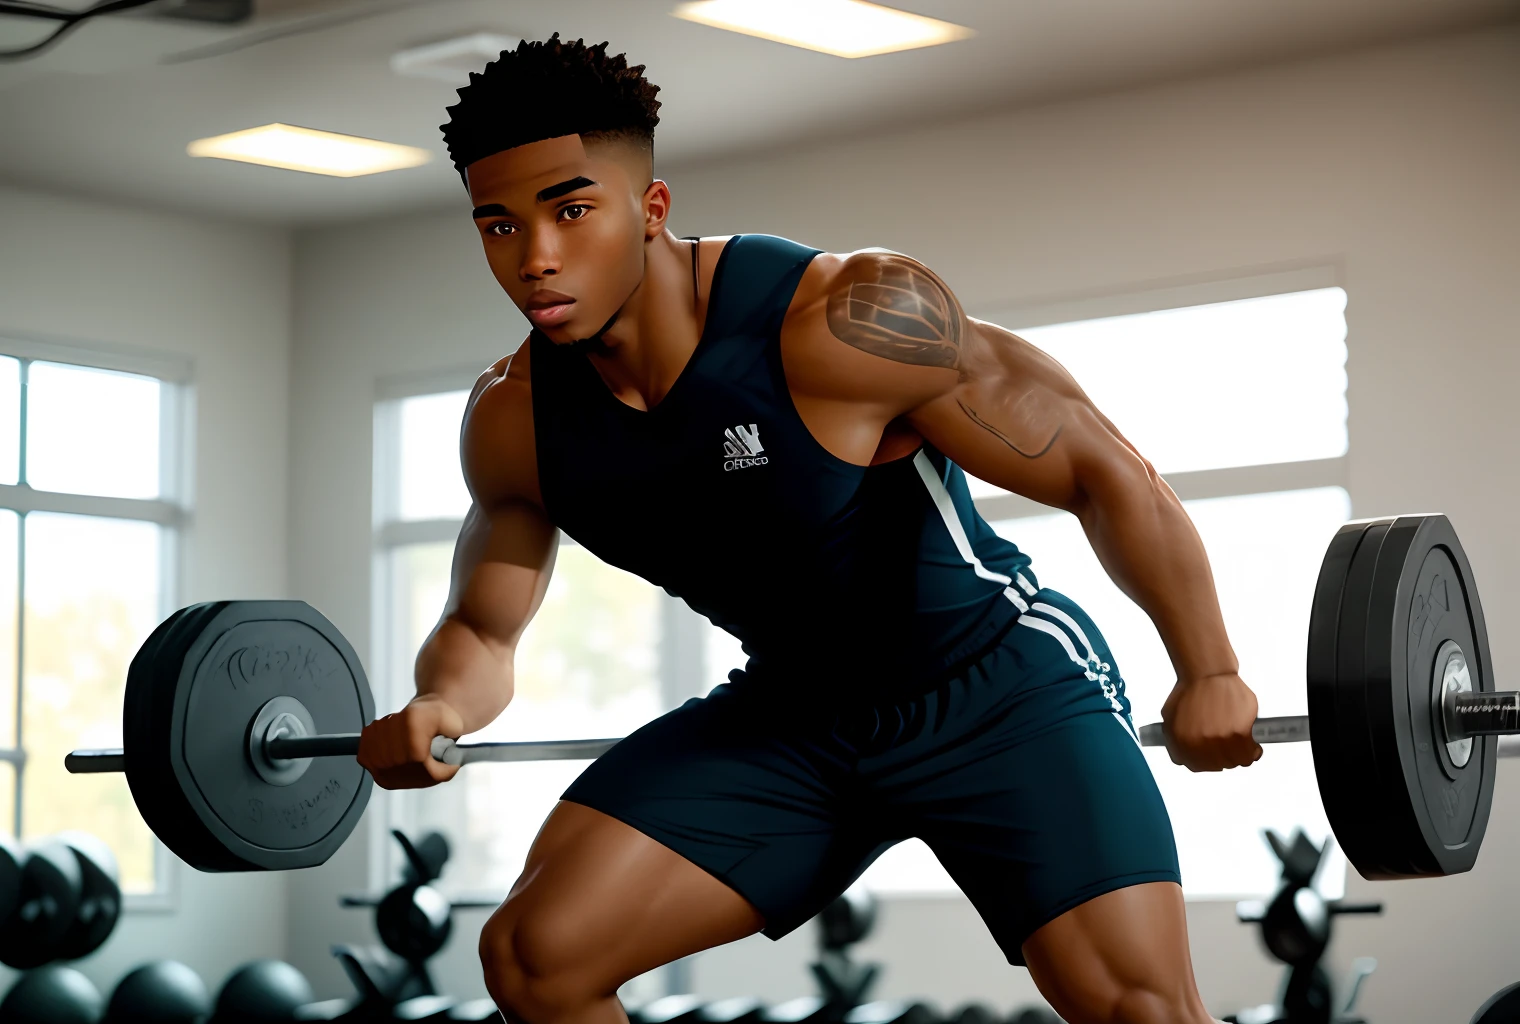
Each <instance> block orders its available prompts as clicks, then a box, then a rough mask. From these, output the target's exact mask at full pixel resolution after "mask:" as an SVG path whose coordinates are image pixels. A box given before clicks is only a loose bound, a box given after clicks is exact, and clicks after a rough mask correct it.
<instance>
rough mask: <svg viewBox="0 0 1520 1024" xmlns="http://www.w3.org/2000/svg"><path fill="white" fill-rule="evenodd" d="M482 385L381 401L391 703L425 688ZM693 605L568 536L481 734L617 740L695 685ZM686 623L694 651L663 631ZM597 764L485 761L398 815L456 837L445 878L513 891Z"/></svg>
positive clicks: (382, 706)
mask: <svg viewBox="0 0 1520 1024" xmlns="http://www.w3.org/2000/svg"><path fill="white" fill-rule="evenodd" d="M413 386H422V387H425V386H426V385H413ZM433 386H436V385H433ZM402 390H409V389H407V388H403V389H402ZM468 395H469V392H468V391H467V390H449V391H441V392H432V393H422V394H402V395H400V396H399V397H394V398H382V400H381V401H380V402H379V403H378V404H377V406H376V484H377V486H376V509H377V532H376V536H377V566H376V570H377V580H378V581H379V585H378V586H377V587H376V594H377V597H378V599H379V607H378V608H377V620H378V626H377V629H376V634H375V635H376V636H377V637H380V638H382V641H381V642H382V644H383V648H382V650H381V651H380V652H378V653H379V655H380V656H379V657H378V658H377V669H378V671H377V672H376V677H377V686H376V691H377V692H376V703H377V704H378V705H379V708H378V709H377V711H378V713H382V714H383V713H386V712H388V711H391V710H394V709H396V708H399V707H401V706H402V705H403V704H405V703H406V701H407V700H409V699H410V698H411V697H412V695H413V694H414V693H415V687H414V681H413V677H412V667H413V664H414V662H415V660H416V656H417V651H418V649H419V648H420V647H421V645H422V642H423V641H424V640H425V639H426V638H427V636H428V635H429V634H430V633H431V632H432V630H433V627H434V626H435V625H436V624H437V622H438V619H439V617H440V615H441V614H442V611H443V607H444V602H445V600H446V598H447V596H448V592H449V576H450V568H451V560H452V556H453V550H454V542H455V540H456V538H457V537H458V534H459V530H460V527H461V525H462V521H463V517H464V515H465V513H466V512H467V511H468V509H469V506H470V497H469V492H468V490H467V489H466V487H465V484H464V480H463V478H462V476H461V473H460V466H459V458H458V454H457V453H458V448H459V442H458V438H459V428H460V423H461V420H462V417H463V414H464V407H465V401H466V399H467V398H468ZM682 612H685V609H684V606H682V607H679V608H678V607H676V606H675V602H674V600H673V599H672V598H670V597H669V596H668V595H666V594H665V593H664V592H663V591H660V590H659V589H658V588H656V587H654V586H652V585H650V584H648V583H646V582H645V581H644V580H642V579H639V578H638V577H636V576H633V575H631V574H629V573H627V572H624V571H623V570H621V569H618V568H615V567H613V566H609V565H607V564H606V563H604V562H602V561H600V560H599V559H597V558H596V557H595V556H593V555H592V554H591V553H590V552H588V551H586V550H585V549H584V548H581V547H579V546H578V545H576V544H574V543H573V542H572V541H570V540H569V539H568V538H563V537H562V538H561V542H560V548H559V554H558V557H557V559H556V562H555V567H554V575H553V576H552V578H551V580H550V584H549V590H548V592H547V593H546V594H545V596H544V602H543V605H542V606H541V607H540V608H539V610H538V613H537V615H536V616H535V617H534V619H533V622H532V624H531V625H530V626H529V627H528V629H527V630H526V631H525V633H524V634H523V638H522V642H521V644H520V645H519V647H518V650H517V656H516V659H515V672H516V675H515V692H514V696H513V699H512V702H511V704H510V706H509V707H508V708H507V710H506V711H505V712H504V713H503V714H502V715H501V717H500V718H498V719H497V720H496V721H495V722H494V723H492V724H491V725H490V726H488V727H487V728H485V729H483V730H481V731H480V732H479V733H477V734H475V735H473V736H472V737H470V739H473V740H541V739H570V738H578V737H614V736H623V735H626V734H627V733H629V732H631V731H632V730H634V729H636V728H638V727H639V726H640V725H642V724H643V723H645V722H647V721H649V720H650V719H651V718H654V717H656V716H658V715H659V714H660V713H662V712H663V711H665V710H666V709H667V708H669V707H672V706H674V705H675V704H677V703H679V702H680V700H681V699H684V697H685V696H689V695H690V694H684V695H683V694H679V693H677V692H673V689H672V685H671V679H672V678H673V677H674V676H675V674H676V672H677V670H678V669H679V667H680V666H681V664H682V662H683V660H687V661H689V660H690V657H691V653H690V648H691V647H693V646H695V644H696V642H697V641H699V640H700V634H699V633H697V632H696V631H694V630H691V629H689V628H685V629H681V628H677V629H669V628H667V626H668V624H669V623H671V622H675V623H677V624H678V625H679V624H680V622H681V620H680V615H681V613H682ZM685 614H686V615H688V616H689V615H691V613H690V612H685ZM685 634H690V636H691V637H692V638H693V641H692V642H689V643H687V644H686V648H687V650H686V651H675V650H671V649H670V645H669V644H667V643H664V642H663V641H664V639H665V638H666V637H667V636H668V635H674V636H681V635H685ZM698 654H700V652H698ZM585 767H586V762H582V761H547V762H528V763H521V764H513V765H507V766H502V765H496V766H486V765H481V766H477V767H474V768H471V769H468V770H466V771H463V772H461V773H460V774H459V775H458V777H457V778H455V780H454V781H453V782H451V783H450V784H449V785H447V786H441V787H436V788H432V789H427V790H422V791H418V792H412V793H409V792H398V793H390V794H387V795H386V797H387V799H388V801H389V803H388V806H389V808H390V818H391V824H392V826H393V827H398V828H402V829H403V830H408V831H410V830H416V831H419V832H420V831H426V830H430V829H436V830H438V831H441V832H443V833H445V834H446V835H448V836H449V837H450V838H451V839H452V840H453V841H454V842H453V855H452V858H451V860H450V864H449V870H448V874H447V875H446V876H445V877H444V879H443V882H444V884H445V885H447V886H448V887H450V888H451V889H453V890H455V891H459V890H471V891H477V892H478V891H490V892H494V893H497V894H504V893H505V892H506V891H507V889H508V888H510V886H511V884H512V883H513V881H515V880H516V878H517V875H518V873H519V871H520V870H521V868H522V865H523V862H524V860H525V858H526V855H527V852H528V847H529V845H530V844H531V843H532V841H533V837H534V836H535V835H536V834H537V832H538V829H539V826H540V825H542V824H543V820H544V818H545V817H546V816H547V815H548V814H549V812H550V810H552V809H553V807H554V804H555V802H556V801H557V800H558V798H559V794H560V793H561V792H563V791H564V789H565V788H566V787H567V786H568V785H569V784H570V782H571V780H573V779H574V778H575V776H576V775H578V774H579V773H580V772H581V771H582V770H583V769H584V768H585ZM392 845H393V844H392ZM386 856H387V857H394V856H395V854H394V851H389V850H388V851H387V853H386ZM388 866H389V867H392V868H394V867H396V866H397V862H394V861H392V862H390V864H389V865H388Z"/></svg>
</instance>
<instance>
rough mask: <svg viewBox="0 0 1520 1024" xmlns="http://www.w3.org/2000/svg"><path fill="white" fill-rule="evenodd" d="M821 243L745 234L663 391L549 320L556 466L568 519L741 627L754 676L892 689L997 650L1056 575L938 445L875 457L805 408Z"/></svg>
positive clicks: (672, 589)
mask: <svg viewBox="0 0 1520 1024" xmlns="http://www.w3.org/2000/svg"><path fill="white" fill-rule="evenodd" d="M818 251H819V250H817V249H811V248H808V247H806V246H802V245H799V244H797V243H796V242H791V241H788V240H786V239H783V238H776V237H774V236H771V235H736V236H735V237H733V238H732V239H730V240H729V241H728V243H727V244H726V245H725V246H724V248H723V253H722V255H721V256H720V257H719V260H718V265H717V267H716V269H715V271H714V274H713V281H712V290H711V295H710V297H709V299H708V312H707V322H706V324H705V325H704V327H703V331H702V337H701V339H700V340H699V342H698V343H697V347H696V349H695V351H694V352H693V353H692V355H691V357H690V360H689V361H688V363H687V365H686V366H685V368H684V369H683V370H682V371H681V373H680V375H679V376H678V377H677V378H676V380H675V382H674V384H673V385H672V386H671V388H670V390H669V392H668V393H667V394H666V395H665V398H664V399H663V400H662V401H661V402H660V403H659V404H658V405H656V406H655V407H654V408H653V409H650V410H648V411H643V410H638V409H634V408H633V407H631V406H629V405H627V404H625V403H623V402H622V401H620V400H619V399H618V398H617V397H616V396H615V395H614V394H613V393H612V391H611V389H609V388H608V387H607V385H606V383H605V382H604V381H603V380H602V378H601V376H600V375H599V374H598V373H597V371H596V368H595V367H593V366H592V365H591V363H590V362H589V360H587V358H586V357H585V355H584V354H582V353H581V352H578V351H576V350H575V349H572V348H568V347H565V346H559V345H555V344H554V343H553V342H551V341H550V340H549V339H548V338H546V337H544V336H543V335H542V334H540V333H539V332H537V331H535V332H534V333H533V335H532V340H531V345H532V349H531V352H532V383H533V423H534V429H535V431H536V433H537V440H536V446H537V453H538V476H539V486H540V488H541V490H542V493H543V501H544V508H545V511H546V512H547V513H548V516H549V519H550V520H551V521H552V522H553V523H554V524H555V525H556V526H558V527H559V528H560V529H561V530H563V531H564V532H565V533H566V534H568V535H569V536H571V537H572V538H574V539H575V540H576V541H577V542H578V543H580V544H582V545H584V546H585V547H586V548H587V549H589V550H590V551H591V552H592V553H593V554H595V555H597V556H598V557H599V558H601V559H602V560H604V561H606V562H609V563H611V564H613V565H616V566H619V567H621V568H623V569H626V570H628V571H629V572H632V573H634V574H636V575H638V576H642V577H643V578H644V579H646V580H649V581H650V582H651V583H654V584H656V585H658V586H660V587H663V588H664V589H665V590H666V591H668V592H669V593H671V594H673V595H675V596H677V597H680V598H682V599H684V600H685V601H686V603H687V604H689V605H690V606H691V607H692V608H693V609H695V610H696V611H697V612H699V613H701V614H702V615H705V616H706V617H707V618H708V619H710V620H711V621H712V622H713V623H714V624H715V625H717V626H719V627H721V628H722V629H725V630H727V631H728V632H730V633H732V634H733V635H734V636H736V637H738V638H739V640H740V641H741V642H742V643H743V646H744V651H745V653H746V654H747V655H748V656H749V663H748V665H747V666H746V674H747V675H748V676H749V677H750V680H752V681H753V683H755V684H759V683H762V681H763V684H764V686H765V687H766V688H768V689H774V690H776V691H778V692H779V691H798V692H804V693H807V694H809V695H812V696H816V697H820V698H825V697H829V696H837V697H851V696H861V695H864V696H871V697H889V696H895V695H900V694H903V693H908V692H913V691H916V690H919V689H922V688H924V687H925V686H926V685H929V684H932V682H933V680H934V679H935V678H937V677H938V676H940V675H941V674H942V673H944V672H945V671H947V670H951V669H953V668H954V667H956V666H957V665H959V664H961V663H963V662H965V661H966V660H968V659H970V658H973V657H975V656H976V655H978V654H980V653H981V652H982V651H983V650H985V649H986V648H987V647H988V646H989V645H990V644H991V643H992V642H994V641H995V640H996V639H997V638H998V637H999V636H1000V635H1001V634H1002V632H1003V631H1004V629H1005V628H1006V627H1007V626H1008V625H1010V624H1011V623H1012V622H1013V620H1014V619H1015V618H1016V617H1017V616H1018V614H1019V613H1020V612H1021V611H1024V610H1025V609H1027V607H1028V601H1029V600H1030V599H1031V598H1032V597H1033V595H1034V593H1035V590H1036V589H1037V584H1036V582H1035V579H1034V576H1033V574H1032V573H1031V572H1030V570H1029V559H1028V557H1027V556H1025V555H1023V554H1021V553H1020V552H1019V550H1018V548H1016V547H1015V546H1014V545H1013V544H1011V543H1009V542H1008V541H1006V540H1004V539H1003V538H1001V537H999V536H998V535H997V534H996V533H994V532H993V531H992V529H991V528H990V527H989V526H988V525H987V523H986V522H985V521H984V520H983V519H982V518H981V516H980V515H978V514H977V512H976V509H975V508H974V507H973V505H972V502H971V496H970V494H969V493H968V492H967V489H966V479H965V475H964V474H963V473H962V472H961V470H960V468H959V467H958V466H956V465H955V464H954V463H952V462H951V461H950V460H949V459H947V458H945V456H944V455H942V454H941V453H939V452H937V451H936V450H934V449H933V448H932V447H931V446H929V445H927V444H925V445H924V446H923V447H922V448H920V449H919V451H918V452H916V453H915V454H914V455H912V456H910V457H905V458H901V459H898V460H896V461H893V462H888V463H883V464H881V465H876V466H870V467H866V466H857V465H855V464H853V463H849V462H845V461H844V460H842V459H839V458H837V457H836V456H834V455H832V454H830V453H829V452H828V451H827V450H825V449H824V448H823V446H822V445H820V444H819V443H818V441H817V440H816V439H815V438H814V437H813V435H812V433H811V432H810V431H809V430H808V428H807V427H806V426H805V425H804V424H803V422H802V420H801V418H800V417H799V416H798V414H797V410H796V408H795V406H794V405H793V404H792V398H791V392H790V391H789V390H788V388H787V383H786V375H785V373H784V372H783V370H782V364H781V346H780V340H779V336H780V332H781V322H782V319H783V317H784V316H785V314H786V311H787V307H788V306H789V305H790V303H791V300H792V296H793V294H794V292H795V291H796V288H797V282H798V281H799V280H800V278H801V277H802V273H803V271H804V270H805V269H806V268H807V265H808V263H809V262H810V261H811V260H812V258H813V257H814V256H816V255H817V254H818Z"/></svg>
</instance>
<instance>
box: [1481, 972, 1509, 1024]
mask: <svg viewBox="0 0 1520 1024" xmlns="http://www.w3.org/2000/svg"><path fill="white" fill-rule="evenodd" d="M1471 1024H1520V981H1517V982H1515V984H1513V985H1506V986H1505V987H1504V988H1501V989H1500V990H1499V991H1497V992H1495V993H1494V994H1493V995H1491V996H1489V997H1488V1001H1487V1002H1486V1003H1484V1004H1483V1005H1482V1006H1480V1007H1479V1008H1478V1012H1477V1013H1475V1014H1473V1018H1472V1021H1471Z"/></svg>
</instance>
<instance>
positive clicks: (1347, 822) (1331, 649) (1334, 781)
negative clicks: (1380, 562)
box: [1304, 520, 1372, 847]
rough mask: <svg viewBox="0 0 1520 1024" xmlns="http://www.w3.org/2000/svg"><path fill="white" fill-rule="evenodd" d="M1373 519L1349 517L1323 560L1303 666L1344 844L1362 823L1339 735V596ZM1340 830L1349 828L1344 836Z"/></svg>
mask: <svg viewBox="0 0 1520 1024" xmlns="http://www.w3.org/2000/svg"><path fill="white" fill-rule="evenodd" d="M1370 525H1372V521H1371V520H1361V521H1357V522H1351V523H1347V524H1346V525H1344V526H1342V527H1341V528H1340V529H1339V530H1337V531H1336V533H1335V536H1334V537H1332V538H1331V539H1330V544H1329V545H1328V547H1327V548H1326V550H1325V558H1324V561H1323V562H1321V563H1320V570H1319V578H1318V580H1317V581H1316V582H1315V585H1314V601H1313V603H1312V605H1311V606H1310V613H1309V643H1308V654H1307V658H1306V660H1305V666H1304V672H1305V678H1306V680H1307V684H1308V706H1309V737H1310V740H1311V744H1310V745H1311V752H1312V754H1313V756H1314V776H1315V779H1316V780H1317V782H1318V785H1319V794H1320V801H1321V803H1323V804H1324V807H1325V815H1326V817H1327V818H1328V819H1329V821H1330V824H1331V827H1332V829H1333V830H1334V831H1335V833H1336V836H1337V838H1338V839H1339V840H1340V842H1341V845H1342V847H1344V846H1345V845H1346V838H1352V842H1353V844H1354V843H1355V842H1356V840H1355V838H1354V837H1353V836H1352V834H1353V833H1354V832H1355V831H1356V829H1357V827H1358V825H1357V823H1358V820H1359V819H1358V813H1359V810H1360V794H1359V793H1358V792H1356V790H1355V788H1354V787H1353V786H1352V785H1350V784H1348V783H1349V782H1350V780H1351V778H1352V777H1353V776H1352V774H1351V767H1350V766H1348V765H1346V764H1345V763H1344V762H1345V756H1344V750H1345V745H1344V744H1343V741H1342V739H1341V735H1340V732H1341V724H1342V720H1341V716H1340V713H1339V711H1338V707H1337V700H1338V692H1337V688H1336V679H1337V675H1336V672H1337V657H1338V651H1337V643H1338V637H1339V633H1340V615H1341V598H1342V594H1343V592H1344V590H1345V586H1346V577H1347V575H1348V573H1349V572H1350V570H1351V560H1352V558H1353V557H1354V556H1355V555H1356V551H1357V549H1358V548H1359V547H1360V546H1361V543H1362V538H1363V535H1364V534H1365V533H1366V531H1367V527H1368V526H1370ZM1342 831H1345V832H1346V833H1348V836H1347V837H1346V838H1343V837H1342V836H1341V833H1342Z"/></svg>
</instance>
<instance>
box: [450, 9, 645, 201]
mask: <svg viewBox="0 0 1520 1024" xmlns="http://www.w3.org/2000/svg"><path fill="white" fill-rule="evenodd" d="M659 91H660V87H659V86H657V85H652V84H650V82H649V80H648V79H646V78H645V77H644V65H642V64H636V65H634V66H633V67H629V66H628V60H627V58H626V56H625V55H624V54H621V53H619V54H616V55H615V56H610V57H609V56H608V55H607V44H606V43H605V42H603V43H598V44H597V45H595V46H587V45H586V43H585V40H583V39H577V40H575V41H574V42H569V43H567V42H562V41H561V40H560V38H559V33H558V32H556V33H554V35H552V36H550V37H549V38H548V39H547V40H532V41H530V40H527V39H524V40H523V41H522V42H521V43H519V44H518V46H517V49H515V50H503V51H501V55H500V56H498V57H497V58H496V59H495V60H494V61H492V62H491V63H489V64H487V65H486V67H485V70H484V71H482V72H473V71H472V72H471V73H470V84H469V85H466V86H465V87H464V88H462V89H460V90H459V102H458V103H456V104H454V106H452V107H447V108H445V109H446V110H447V111H448V113H449V122H448V123H447V124H442V125H439V126H438V127H439V128H440V129H441V130H442V131H443V141H444V143H445V145H447V146H448V150H449V157H450V159H452V160H453V161H454V169H455V170H457V171H458V172H459V177H460V179H461V180H464V181H465V187H466V188H468V187H469V181H468V180H465V173H464V172H465V168H466V167H468V166H469V165H470V164H472V163H474V162H475V161H476V160H480V159H482V158H484V157H488V156H491V155H493V154H495V153H500V152H502V151H503V150H507V149H511V148H513V147H514V146H522V145H526V144H527V143H530V142H539V141H541V140H543V139H553V138H558V137H559V136H561V135H580V136H582V137H588V138H594V139H627V140H629V141H636V142H639V143H641V144H643V145H644V146H646V147H648V148H650V149H653V147H654V127H655V125H657V124H659V123H660V115H659V114H658V113H657V112H658V111H659V109H660V101H659V100H657V99H655V94H656V93H658V92H659Z"/></svg>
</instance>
